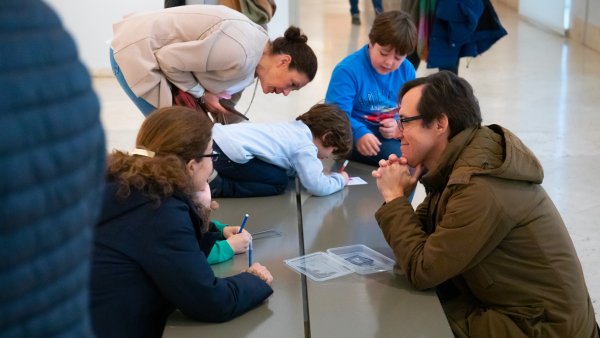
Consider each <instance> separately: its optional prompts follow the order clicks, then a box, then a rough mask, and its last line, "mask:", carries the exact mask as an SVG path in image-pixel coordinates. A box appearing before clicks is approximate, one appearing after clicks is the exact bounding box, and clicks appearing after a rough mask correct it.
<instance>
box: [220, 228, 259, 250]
mask: <svg viewBox="0 0 600 338" xmlns="http://www.w3.org/2000/svg"><path fill="white" fill-rule="evenodd" d="M226 228H228V227H225V229H226ZM232 228H237V229H239V227H232ZM225 229H223V235H224V236H225ZM225 238H227V244H229V246H230V247H231V249H232V250H233V252H235V253H236V254H240V253H244V252H246V251H248V246H249V245H250V240H251V238H252V236H251V235H250V233H249V232H248V231H246V230H243V231H242V233H241V234H238V233H235V234H230V235H229V236H228V237H227V236H225Z"/></svg>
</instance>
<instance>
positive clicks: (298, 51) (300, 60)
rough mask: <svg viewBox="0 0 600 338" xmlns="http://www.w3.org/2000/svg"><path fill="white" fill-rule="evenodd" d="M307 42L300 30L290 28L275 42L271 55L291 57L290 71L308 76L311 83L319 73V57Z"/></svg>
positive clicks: (272, 45)
mask: <svg viewBox="0 0 600 338" xmlns="http://www.w3.org/2000/svg"><path fill="white" fill-rule="evenodd" d="M306 41H308V38H307V37H306V35H304V34H302V32H301V31H300V28H298V27H294V26H290V27H289V28H288V29H287V30H286V31H285V33H284V34H283V36H282V37H279V38H277V39H275V41H273V43H272V44H271V53H272V54H287V55H289V56H291V57H292V61H291V63H290V69H295V70H297V71H298V72H300V73H304V74H306V77H308V81H309V82H310V81H312V80H313V79H314V78H315V74H316V73H317V56H316V55H315V52H313V50H312V48H310V46H309V45H308V44H307V43H306Z"/></svg>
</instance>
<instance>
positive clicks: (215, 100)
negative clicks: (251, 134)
mask: <svg viewBox="0 0 600 338" xmlns="http://www.w3.org/2000/svg"><path fill="white" fill-rule="evenodd" d="M202 98H203V100H204V106H205V108H206V109H207V110H208V111H209V112H211V113H213V114H226V113H228V111H227V109H225V107H223V106H222V105H221V103H220V102H219V99H220V98H221V95H220V94H215V93H211V92H209V91H205V92H204V95H202Z"/></svg>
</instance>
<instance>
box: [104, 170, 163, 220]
mask: <svg viewBox="0 0 600 338" xmlns="http://www.w3.org/2000/svg"><path fill="white" fill-rule="evenodd" d="M117 187H118V186H117V183H115V182H110V181H109V182H107V183H106V191H105V192H104V200H103V201H102V212H101V214H100V220H99V222H98V224H99V225H102V224H103V223H106V222H107V221H110V220H111V219H114V218H117V217H119V216H122V215H124V214H127V213H129V212H131V210H133V209H137V208H139V207H141V206H143V205H146V204H152V203H154V202H153V201H152V200H150V198H148V197H146V196H144V195H143V194H142V193H141V192H139V191H137V190H132V191H131V195H130V196H129V197H128V198H126V199H120V198H118V197H116V195H117Z"/></svg>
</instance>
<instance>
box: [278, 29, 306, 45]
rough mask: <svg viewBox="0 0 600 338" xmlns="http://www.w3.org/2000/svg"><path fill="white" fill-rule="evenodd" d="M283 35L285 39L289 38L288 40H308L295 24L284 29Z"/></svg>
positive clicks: (304, 41) (301, 41)
mask: <svg viewBox="0 0 600 338" xmlns="http://www.w3.org/2000/svg"><path fill="white" fill-rule="evenodd" d="M283 36H284V37H285V38H286V40H290V42H300V43H306V41H308V37H306V35H304V34H302V32H301V31H300V28H298V27H296V26H290V27H289V28H288V29H286V31H285V33H284V34H283Z"/></svg>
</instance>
